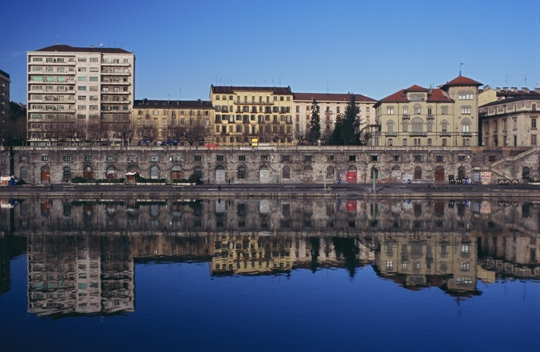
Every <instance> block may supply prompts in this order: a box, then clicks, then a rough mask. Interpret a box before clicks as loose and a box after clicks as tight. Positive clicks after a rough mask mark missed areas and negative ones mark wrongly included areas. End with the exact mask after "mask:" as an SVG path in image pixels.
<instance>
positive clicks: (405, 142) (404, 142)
mask: <svg viewBox="0 0 540 352" xmlns="http://www.w3.org/2000/svg"><path fill="white" fill-rule="evenodd" d="M403 146H404V147H406V146H407V138H403Z"/></svg>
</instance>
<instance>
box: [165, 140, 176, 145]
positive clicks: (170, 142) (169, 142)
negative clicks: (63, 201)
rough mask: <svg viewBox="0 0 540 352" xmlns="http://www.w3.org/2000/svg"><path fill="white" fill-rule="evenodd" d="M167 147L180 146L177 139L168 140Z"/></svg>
mask: <svg viewBox="0 0 540 352" xmlns="http://www.w3.org/2000/svg"><path fill="white" fill-rule="evenodd" d="M165 143H167V145H178V141H177V140H175V139H167V142H165Z"/></svg>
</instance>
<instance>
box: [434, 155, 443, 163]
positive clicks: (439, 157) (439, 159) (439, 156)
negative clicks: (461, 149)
mask: <svg viewBox="0 0 540 352" xmlns="http://www.w3.org/2000/svg"><path fill="white" fill-rule="evenodd" d="M435 160H437V162H438V163H442V162H444V157H443V156H442V155H437V156H436V157H435Z"/></svg>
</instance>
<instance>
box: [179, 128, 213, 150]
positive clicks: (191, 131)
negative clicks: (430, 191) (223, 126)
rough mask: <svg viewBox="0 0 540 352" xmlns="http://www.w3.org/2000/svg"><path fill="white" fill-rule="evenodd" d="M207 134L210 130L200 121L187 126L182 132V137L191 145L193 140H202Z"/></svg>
mask: <svg viewBox="0 0 540 352" xmlns="http://www.w3.org/2000/svg"><path fill="white" fill-rule="evenodd" d="M209 135H210V132H209V131H208V130H207V129H206V128H205V127H204V125H202V124H201V123H195V124H194V125H192V126H189V127H187V128H186V129H185V132H184V138H185V139H186V141H187V142H188V143H189V145H193V144H194V143H195V142H204V140H205V139H206V137H208V136H209Z"/></svg>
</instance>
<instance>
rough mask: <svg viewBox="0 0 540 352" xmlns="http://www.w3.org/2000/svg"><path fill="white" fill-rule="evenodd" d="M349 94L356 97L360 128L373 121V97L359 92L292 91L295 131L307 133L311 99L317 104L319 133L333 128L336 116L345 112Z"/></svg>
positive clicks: (349, 99) (309, 121) (322, 133)
mask: <svg viewBox="0 0 540 352" xmlns="http://www.w3.org/2000/svg"><path fill="white" fill-rule="evenodd" d="M351 95H354V97H355V99H356V105H357V106H358V107H359V113H358V116H357V118H358V119H359V120H360V128H363V127H365V126H369V125H371V124H372V123H373V121H371V119H372V116H374V115H372V111H373V105H375V103H376V102H377V101H376V100H375V99H372V98H369V97H366V96H365V95H361V94H351V93H347V94H336V93H294V113H295V116H296V117H295V131H296V133H297V134H298V133H299V134H306V133H309V129H310V123H311V107H312V105H313V101H314V100H315V101H316V102H317V105H318V106H319V118H320V122H321V135H324V134H325V132H331V131H333V129H334V125H335V123H336V118H337V117H338V116H340V115H341V114H344V113H345V109H346V108H347V105H348V104H349V102H350V101H351Z"/></svg>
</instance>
